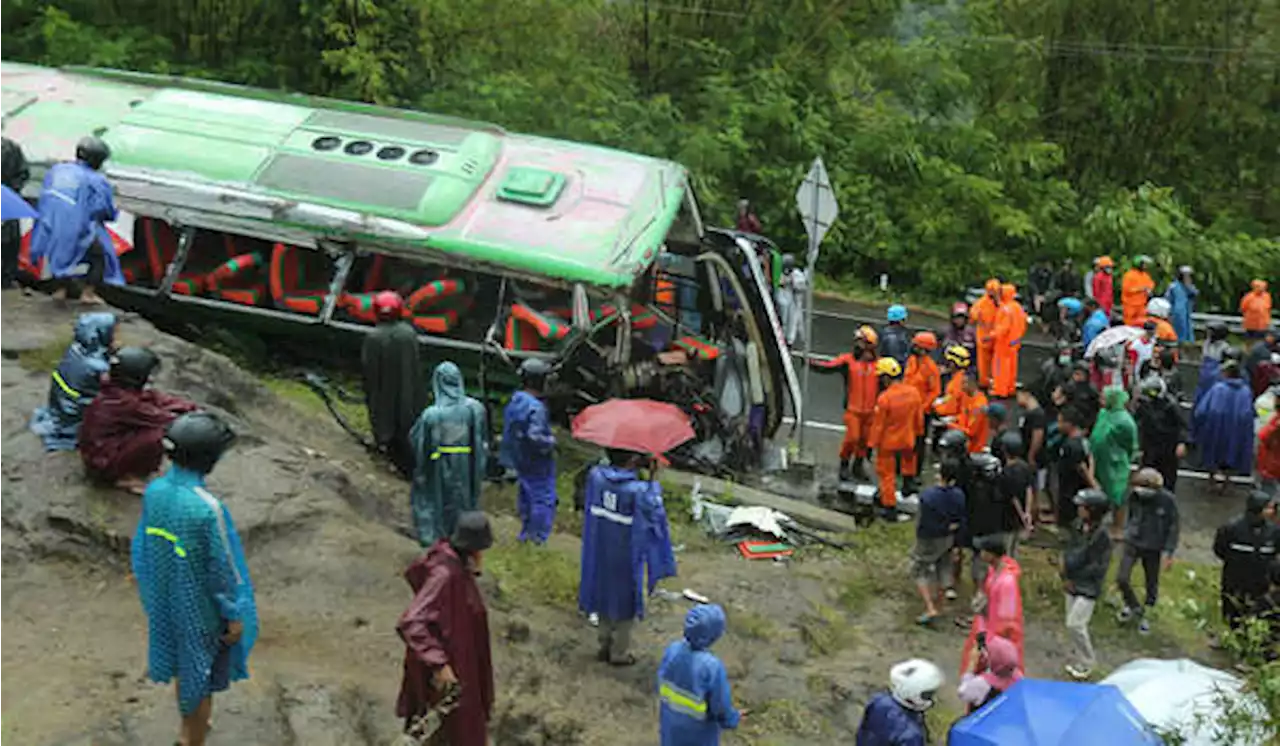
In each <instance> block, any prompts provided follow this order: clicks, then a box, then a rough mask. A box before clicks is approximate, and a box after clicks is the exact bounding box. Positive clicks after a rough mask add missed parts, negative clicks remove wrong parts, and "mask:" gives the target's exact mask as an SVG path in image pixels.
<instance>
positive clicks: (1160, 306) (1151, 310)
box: [1147, 298, 1172, 319]
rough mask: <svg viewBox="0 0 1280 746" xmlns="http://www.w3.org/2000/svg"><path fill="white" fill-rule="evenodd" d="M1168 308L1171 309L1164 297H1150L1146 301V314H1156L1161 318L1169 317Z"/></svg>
mask: <svg viewBox="0 0 1280 746" xmlns="http://www.w3.org/2000/svg"><path fill="white" fill-rule="evenodd" d="M1170 310H1172V309H1171V308H1170V307H1169V301H1167V300H1165V299H1164V298H1152V299H1151V300H1149V301H1147V315H1148V316H1158V317H1160V318H1162V319H1167V318H1169V311H1170Z"/></svg>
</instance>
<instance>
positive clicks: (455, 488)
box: [409, 361, 489, 548]
mask: <svg viewBox="0 0 1280 746" xmlns="http://www.w3.org/2000/svg"><path fill="white" fill-rule="evenodd" d="M431 388H432V390H433V392H434V394H435V400H434V401H432V402H431V406H429V407H427V408H426V409H424V410H423V411H422V415H421V416H420V417H418V421H417V422H416V423H414V425H413V430H412V431H410V436H409V437H410V439H411V441H412V444H413V453H414V455H415V457H416V459H417V464H416V465H415V466H414V469H413V486H412V488H411V489H410V493H409V494H410V502H411V504H412V506H413V528H414V531H415V532H416V533H417V535H418V543H419V544H421V545H422V547H423V548H426V547H429V546H431V545H432V544H435V543H436V542H437V541H439V540H440V539H442V538H444V537H446V536H452V535H453V529H454V527H456V526H457V525H458V516H459V515H461V514H462V513H466V512H468V511H472V510H478V509H479V507H480V487H481V486H482V485H483V484H484V475H485V469H486V468H487V466H488V458H489V454H488V451H487V448H486V445H485V440H484V434H485V433H486V432H488V429H487V428H488V426H487V424H486V423H485V413H484V405H483V404H481V403H480V402H478V401H476V400H475V399H472V398H471V397H469V396H467V389H466V386H465V385H464V384H463V380H462V371H461V370H459V369H458V366H457V365H455V364H453V363H451V362H448V361H445V362H443V363H440V364H439V365H437V366H436V369H435V372H434V373H432V375H431Z"/></svg>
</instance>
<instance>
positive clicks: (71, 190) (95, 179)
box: [31, 161, 124, 285]
mask: <svg viewBox="0 0 1280 746" xmlns="http://www.w3.org/2000/svg"><path fill="white" fill-rule="evenodd" d="M39 210H40V217H39V218H37V219H36V225H35V228H33V229H32V231H31V262H32V264H37V263H38V262H39V261H40V259H45V260H46V261H47V262H48V268H49V273H50V274H51V275H52V276H53V277H80V276H83V275H84V274H85V270H84V269H83V267H82V265H83V263H84V260H85V253H86V252H88V251H89V247H90V246H92V245H93V242H94V241H97V242H98V243H99V244H100V245H101V247H102V256H103V262H104V264H103V275H102V278H103V280H104V281H105V282H107V283H109V284H112V285H123V284H124V274H122V273H121V271H120V258H119V257H117V256H116V252H115V244H114V243H113V242H112V241H111V235H110V234H109V233H108V232H107V226H106V225H104V223H106V222H109V221H112V220H115V219H116V204H115V200H114V199H113V198H112V195H111V184H109V183H108V182H107V177H105V176H103V175H102V174H101V173H99V172H97V171H94V170H93V169H92V168H89V167H88V166H87V165H85V164H84V163H81V162H80V161H74V162H71V163H59V164H57V165H55V166H53V167H52V168H50V169H49V172H48V173H46V174H45V177H44V187H43V191H41V192H40V204H39Z"/></svg>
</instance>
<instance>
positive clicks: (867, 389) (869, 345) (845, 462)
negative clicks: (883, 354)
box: [812, 326, 880, 480]
mask: <svg viewBox="0 0 1280 746" xmlns="http://www.w3.org/2000/svg"><path fill="white" fill-rule="evenodd" d="M879 341H880V340H879V337H878V335H877V334H876V332H875V330H874V329H872V328H871V327H869V326H863V327H860V328H859V329H858V331H857V332H856V333H855V334H854V335H853V350H852V351H851V352H846V353H844V354H843V355H839V356H837V357H835V358H833V359H831V360H827V361H822V362H813V363H812V366H813V368H814V372H816V373H835V372H839V373H840V374H841V375H843V376H844V380H845V394H844V441H843V442H841V443H840V478H841V479H848V478H850V477H854V478H856V479H861V480H865V479H866V478H867V473H866V467H865V462H866V459H867V437H868V436H869V435H870V432H871V418H872V415H873V414H874V413H875V409H876V397H877V396H878V395H879V393H880V382H879V379H878V378H877V377H876V345H877V344H878V343H879ZM851 462H852V465H851Z"/></svg>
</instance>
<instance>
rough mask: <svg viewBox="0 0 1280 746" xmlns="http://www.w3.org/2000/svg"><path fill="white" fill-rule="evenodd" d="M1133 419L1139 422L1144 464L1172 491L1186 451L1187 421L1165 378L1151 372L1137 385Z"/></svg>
mask: <svg viewBox="0 0 1280 746" xmlns="http://www.w3.org/2000/svg"><path fill="white" fill-rule="evenodd" d="M1138 389H1139V393H1140V394H1141V395H1140V396H1139V397H1138V406H1137V408H1136V409H1135V410H1134V412H1133V419H1134V421H1135V422H1137V425H1138V444H1139V446H1140V447H1141V449H1142V459H1141V464H1142V465H1143V466H1146V467H1151V468H1152V469H1155V470H1156V473H1158V474H1159V475H1160V479H1161V484H1163V485H1164V486H1165V487H1167V488H1168V489H1169V490H1170V491H1173V490H1175V489H1177V486H1178V462H1179V460H1181V459H1182V457H1183V456H1186V455H1187V446H1186V443H1187V422H1186V419H1184V418H1183V416H1182V407H1181V406H1180V405H1179V404H1178V402H1177V401H1176V400H1175V399H1174V398H1173V397H1171V396H1169V394H1168V391H1167V390H1166V388H1165V383H1164V379H1162V378H1160V377H1159V376H1148V377H1147V378H1145V379H1143V381H1142V383H1141V385H1140V386H1139V387H1138Z"/></svg>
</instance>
